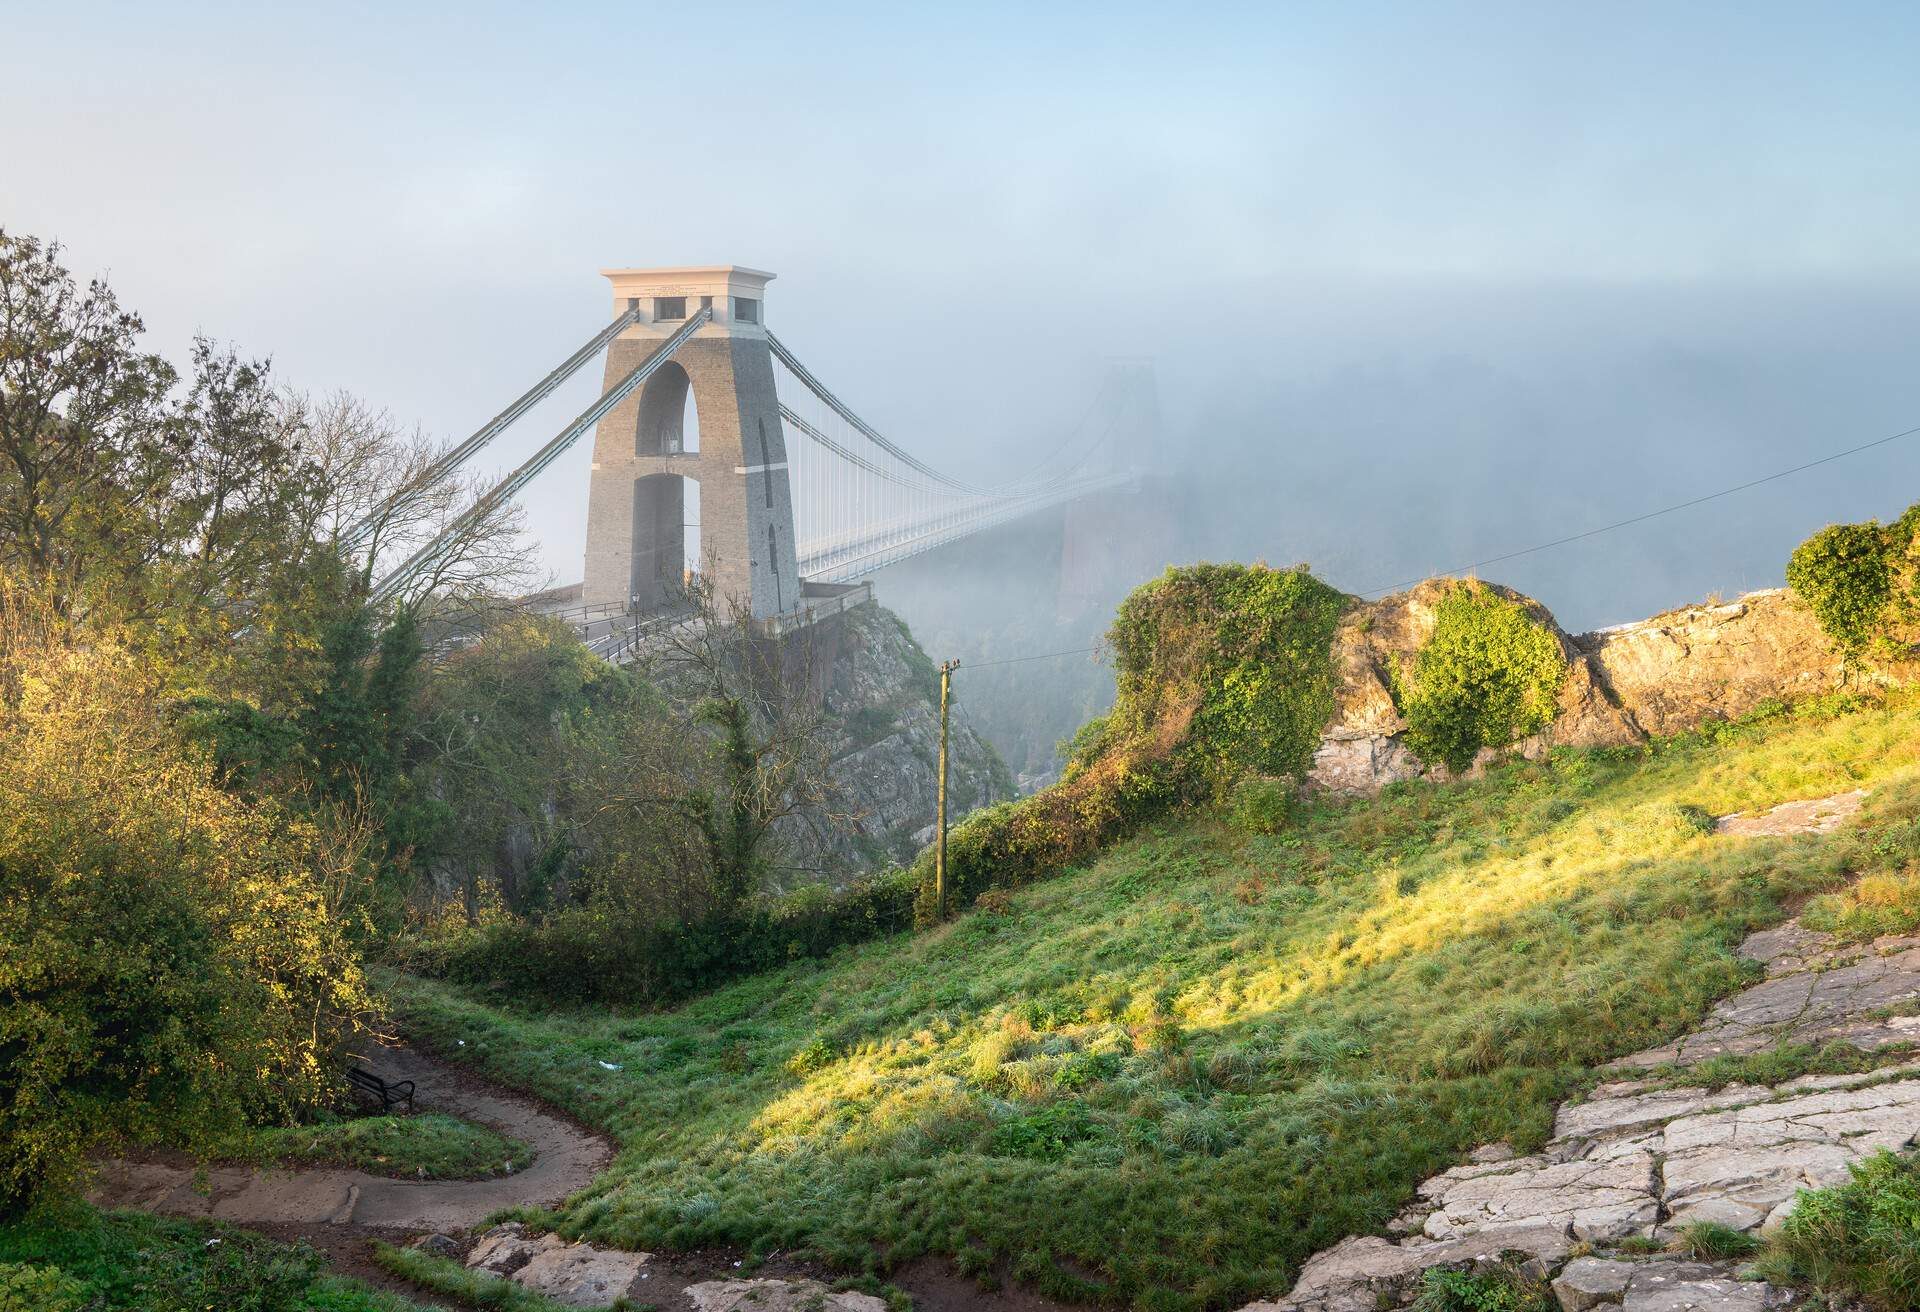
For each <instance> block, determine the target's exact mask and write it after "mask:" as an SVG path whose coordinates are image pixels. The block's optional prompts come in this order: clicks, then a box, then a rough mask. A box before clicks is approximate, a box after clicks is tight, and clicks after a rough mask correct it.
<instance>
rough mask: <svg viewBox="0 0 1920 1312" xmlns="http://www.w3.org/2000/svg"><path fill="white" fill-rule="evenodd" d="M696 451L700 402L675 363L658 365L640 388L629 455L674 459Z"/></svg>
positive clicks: (687, 379) (690, 382) (698, 447)
mask: <svg viewBox="0 0 1920 1312" xmlns="http://www.w3.org/2000/svg"><path fill="white" fill-rule="evenodd" d="M699 450H700V400H699V397H698V396H696V395H695V394H694V390H693V381H692V379H690V378H689V377H688V376H687V371H686V369H685V368H684V367H683V366H682V365H681V364H680V362H679V361H678V360H669V361H667V362H666V363H665V364H663V365H661V366H660V368H659V370H658V371H656V372H655V373H654V375H653V377H651V378H649V379H647V382H646V386H644V387H642V388H641V389H640V407H639V416H638V422H637V423H636V424H635V427H634V434H633V452H634V454H635V455H637V456H677V455H687V454H695V453H697V452H698V451H699Z"/></svg>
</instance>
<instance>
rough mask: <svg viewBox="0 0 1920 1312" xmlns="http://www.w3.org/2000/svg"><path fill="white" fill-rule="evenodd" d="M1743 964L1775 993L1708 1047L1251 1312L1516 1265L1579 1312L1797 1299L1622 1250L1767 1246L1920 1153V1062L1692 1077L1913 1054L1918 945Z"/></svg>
mask: <svg viewBox="0 0 1920 1312" xmlns="http://www.w3.org/2000/svg"><path fill="white" fill-rule="evenodd" d="M1863 797H1864V793H1863V792H1858V791H1856V792H1852V793H1843V794H1840V795H1838V796H1836V797H1831V798H1817V799H1812V800H1809V801H1804V802H1789V803H1786V804H1784V805H1782V806H1778V807H1775V808H1773V809H1772V810H1770V811H1765V812H1759V813H1756V814H1753V815H1750V816H1732V817H1722V818H1721V820H1720V822H1719V825H1718V832H1720V833H1721V834H1724V835H1729V836H1751V837H1786V836H1790V835H1793V834H1810V833H1826V832H1829V831H1830V830H1831V829H1833V828H1834V827H1835V826H1837V825H1838V824H1839V823H1841V822H1842V821H1843V820H1844V819H1846V818H1847V817H1849V816H1851V815H1853V814H1855V813H1857V812H1858V811H1859V809H1860V803H1861V800H1862V799H1863ZM1741 954H1742V955H1743V956H1744V957H1746V958H1747V959H1748V960H1750V961H1754V962H1757V963H1759V964H1760V965H1762V966H1763V967H1764V968H1765V970H1766V978H1765V979H1764V980H1762V981H1761V982H1760V983H1757V984H1755V985H1753V986H1752V987H1750V988H1748V989H1745V990H1743V991H1742V992H1740V993H1739V994H1736V995H1735V996H1733V997H1731V998H1728V999H1726V1000H1725V1001H1723V1002H1721V1003H1720V1004H1719V1005H1718V1006H1716V1007H1715V1008H1714V1009H1713V1012H1712V1014H1711V1015H1709V1016H1708V1017H1707V1019H1706V1022H1705V1023H1704V1024H1703V1025H1701V1026H1700V1027H1699V1028H1698V1029H1696V1030H1695V1031H1694V1032H1692V1033H1690V1034H1687V1035H1684V1036H1682V1037H1681V1038H1679V1039H1676V1040H1675V1041H1673V1042H1671V1043H1667V1044H1663V1045H1661V1046H1659V1047H1656V1048H1650V1049H1647V1050H1646V1051H1644V1052H1639V1053H1635V1054H1634V1055H1632V1056H1630V1057H1625V1058H1622V1059H1620V1060H1619V1061H1617V1062H1614V1063H1613V1064H1612V1066H1611V1070H1612V1071H1613V1072H1614V1073H1616V1074H1619V1075H1624V1076H1629V1077H1632V1078H1624V1079H1615V1080H1613V1081H1611V1082H1609V1083H1606V1084H1602V1085H1601V1086H1600V1087H1598V1088H1596V1089H1595V1090H1594V1091H1593V1093H1592V1095H1591V1096H1590V1097H1589V1098H1588V1099H1587V1100H1586V1101H1584V1102H1575V1103H1569V1104H1567V1105H1565V1106H1563V1107H1561V1108H1560V1111H1559V1114H1558V1116H1557V1117H1556V1118H1555V1123H1554V1134H1553V1137H1552V1138H1551V1140H1550V1141H1549V1142H1548V1143H1547V1145H1546V1146H1545V1147H1544V1148H1543V1149H1542V1150H1541V1151H1540V1152H1538V1153H1534V1154H1530V1155H1527V1156H1519V1155H1516V1154H1515V1153H1514V1152H1513V1151H1512V1150H1511V1149H1510V1148H1508V1147H1507V1146H1506V1145H1504V1144H1492V1145H1488V1146H1486V1147H1483V1148H1481V1149H1480V1150H1479V1151H1477V1152H1475V1153H1474V1154H1473V1157H1472V1159H1471V1160H1470V1161H1468V1162H1467V1163H1465V1164H1463V1165H1460V1166H1456V1167H1454V1168H1453V1169H1451V1170H1449V1171H1446V1172H1444V1173H1443V1174H1441V1175H1438V1176H1435V1177H1433V1178H1432V1179H1430V1180H1428V1181H1426V1182H1425V1183H1424V1184H1422V1185H1421V1186H1420V1188H1419V1191H1418V1196H1417V1199H1416V1201H1415V1202H1414V1204H1413V1205H1412V1206H1410V1207H1409V1208H1407V1209H1406V1211H1405V1212H1404V1213H1403V1214H1402V1215H1401V1216H1400V1217H1399V1218H1397V1219H1396V1220H1395V1221H1394V1222H1393V1224H1392V1225H1391V1226H1390V1227H1389V1230H1390V1235H1389V1236H1387V1237H1382V1236H1359V1237H1355V1238H1351V1239H1347V1240H1345V1241H1343V1242H1341V1243H1339V1244H1337V1245H1335V1246H1334V1247H1333V1248H1330V1249H1328V1250H1326V1251H1325V1252H1322V1253H1320V1254H1319V1255H1318V1256H1316V1257H1314V1258H1313V1259H1311V1260H1310V1261H1309V1262H1308V1263H1307V1264H1306V1266H1305V1267H1304V1268H1303V1269H1302V1271H1301V1273H1300V1277H1299V1280H1298V1281H1297V1282H1296V1284H1295V1285H1294V1288H1293V1289H1292V1291H1291V1292H1290V1293H1288V1294H1287V1295H1286V1296H1285V1297H1284V1298H1282V1299H1280V1300H1279V1301H1278V1302H1277V1303H1261V1304H1254V1305H1252V1306H1251V1307H1250V1308H1248V1309H1246V1310H1245V1312H1376V1309H1378V1308H1380V1307H1383V1306H1387V1307H1391V1306H1393V1305H1395V1304H1398V1303H1404V1302H1406V1301H1408V1300H1409V1299H1410V1298H1411V1297H1412V1295H1413V1294H1414V1292H1415V1291H1416V1289H1417V1287H1418V1286H1417V1279H1418V1277H1419V1276H1420V1274H1421V1272H1423V1271H1425V1270H1427V1269H1429V1268H1432V1267H1436V1266H1458V1265H1461V1264H1465V1263H1484V1262H1489V1261H1493V1260H1495V1259H1497V1258H1500V1257H1501V1256H1503V1255H1507V1254H1514V1253H1521V1254H1526V1255H1528V1257H1529V1258H1530V1259H1531V1262H1530V1265H1532V1266H1533V1268H1534V1269H1535V1270H1536V1271H1538V1272H1539V1273H1541V1274H1543V1275H1554V1276H1556V1279H1555V1281H1554V1285H1553V1289H1554V1293H1555V1294H1556V1295H1557V1296H1558V1299H1559V1301H1560V1304H1561V1307H1562V1308H1563V1309H1564V1310H1565V1312H1586V1310H1587V1309H1591V1308H1594V1307H1596V1306H1598V1305H1599V1304H1601V1303H1611V1302H1616V1301H1618V1302H1622V1303H1624V1305H1625V1307H1624V1312H1677V1310H1678V1309H1683V1308H1684V1309H1692V1310H1694V1312H1701V1310H1707V1312H1764V1310H1765V1309H1768V1308H1773V1307H1777V1306H1781V1305H1784V1304H1785V1303H1786V1302H1790V1301H1792V1300H1791V1298H1790V1296H1788V1295H1787V1294H1786V1292H1785V1291H1780V1290H1774V1289H1772V1288H1771V1287H1769V1286H1767V1285H1766V1284H1764V1283H1762V1282H1759V1281H1754V1280H1741V1279H1739V1278H1737V1264H1736V1263H1733V1262H1718V1263H1700V1262H1682V1261H1678V1260H1676V1259H1674V1258H1672V1257H1663V1258H1657V1259H1654V1260H1650V1261H1649V1260H1622V1258H1623V1257H1627V1256H1628V1253H1623V1252H1618V1251H1609V1250H1610V1249H1611V1248H1612V1246H1615V1245H1619V1244H1621V1243H1623V1242H1625V1243H1627V1244H1629V1245H1633V1244H1636V1243H1637V1244H1642V1245H1644V1244H1645V1243H1647V1242H1648V1241H1659V1240H1665V1239H1669V1238H1671V1237H1673V1236H1675V1235H1677V1234H1679V1233H1681V1232H1682V1231H1684V1230H1685V1229H1686V1227H1688V1226H1689V1225H1693V1224H1696V1223H1700V1222H1711V1223H1714V1224H1717V1225H1720V1226H1725V1227H1728V1228H1730V1229H1732V1230H1736V1231H1742V1232H1746V1233H1749V1234H1752V1233H1757V1232H1759V1231H1761V1230H1762V1229H1763V1228H1767V1227H1769V1226H1770V1225H1771V1224H1773V1223H1776V1222H1778V1221H1779V1220H1780V1219H1781V1218H1782V1217H1784V1216H1785V1215H1786V1214H1787V1213H1788V1212H1790V1211H1791V1210H1792V1208H1793V1206H1794V1202H1795V1194H1796V1192H1797V1191H1798V1190H1801V1189H1816V1188H1826V1187H1829V1186H1832V1185H1836V1184H1841V1183H1844V1182H1845V1181H1846V1179H1847V1176H1848V1171H1847V1168H1848V1165H1849V1164H1850V1163H1853V1162H1857V1161H1859V1160H1861V1159H1862V1158H1864V1157H1866V1156H1868V1155H1870V1154H1872V1153H1874V1152H1876V1151H1878V1150H1881V1149H1891V1150H1895V1151H1898V1150H1901V1149H1905V1148H1908V1147H1910V1146H1912V1145H1913V1144H1914V1142H1915V1140H1916V1138H1917V1137H1920V1063H1914V1062H1913V1061H1911V1060H1908V1059H1905V1058H1899V1059H1896V1060H1895V1062H1894V1063H1893V1064H1889V1065H1884V1066H1881V1067H1879V1068H1878V1069H1862V1070H1858V1071H1855V1072H1854V1073H1851V1074H1827V1075H1813V1074H1809V1075H1802V1076H1799V1077H1797V1078H1791V1079H1785V1080H1782V1081H1780V1082H1778V1083H1774V1084H1772V1085H1768V1084H1765V1083H1730V1084H1725V1085H1723V1086H1721V1087H1717V1088H1716V1087H1712V1086H1711V1084H1710V1083H1708V1084H1696V1083H1695V1081H1697V1080H1699V1078H1700V1077H1699V1074H1698V1073H1697V1072H1696V1070H1695V1069H1693V1068H1696V1067H1698V1066H1699V1065H1700V1063H1703V1062H1712V1061H1721V1062H1731V1061H1737V1060H1740V1059H1753V1058H1756V1057H1759V1056H1761V1055H1763V1054H1766V1053H1769V1052H1776V1051H1779V1050H1781V1049H1787V1048H1793V1049H1800V1050H1808V1049H1811V1048H1813V1047H1815V1046H1818V1045H1824V1044H1833V1043H1838V1044H1842V1045H1845V1046H1846V1047H1848V1048H1851V1049H1855V1050H1858V1051H1859V1052H1860V1053H1862V1054H1870V1053H1875V1052H1885V1051H1888V1050H1891V1051H1893V1052H1895V1053H1904V1052H1906V1051H1907V1050H1909V1049H1910V1048H1911V1045H1912V1044H1913V1043H1914V1042H1915V1040H1916V1039H1920V1016H1915V1015H1913V1014H1911V1012H1912V1009H1913V1007H1914V1006H1915V1004H1916V1003H1920V938H1915V937H1906V936H1900V935H1885V936H1882V937H1880V938H1878V939H1875V940H1873V941H1872V942H1869V943H1865V944H1847V943H1844V942H1839V941H1836V940H1835V939H1834V938H1833V936H1831V935H1827V934H1822V933H1817V932H1815V931H1813V930H1811V929H1808V928H1806V927H1804V926H1803V925H1802V924H1801V923H1800V922H1799V921H1798V920H1793V921H1789V922H1788V923H1787V924H1785V925H1782V926H1780V927H1778V928H1776V929H1770V930H1765V931H1762V932H1759V933H1756V934H1753V935H1751V936H1750V937H1749V938H1748V939H1747V941H1746V943H1745V945H1744V946H1743V947H1742V949H1741ZM1863 1064H1865V1063H1864V1062H1863ZM1729 1069H1733V1068H1729ZM1663 1074H1665V1076H1666V1078H1664V1079H1663V1078H1660V1077H1661V1076H1662V1075H1663ZM1593 1250H1598V1251H1597V1252H1594V1251H1593ZM1629 1251H1630V1250H1629ZM1589 1254H1590V1255H1589ZM1570 1259H1571V1260H1570Z"/></svg>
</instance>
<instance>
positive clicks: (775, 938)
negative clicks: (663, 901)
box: [409, 869, 918, 1005]
mask: <svg viewBox="0 0 1920 1312" xmlns="http://www.w3.org/2000/svg"><path fill="white" fill-rule="evenodd" d="M917 889H918V884H917V880H916V879H915V877H914V876H912V875H911V874H909V873H907V872H906V871H902V870H897V869H896V870H890V871H886V872H884V873H882V874H880V875H876V876H875V877H873V878H871V879H864V880H860V881H858V882H856V883H853V884H850V885H848V886H847V887H846V888H844V889H841V890H838V891H837V892H826V891H823V890H818V889H803V890H800V891H798V892H796V893H793V894H790V895H788V896H787V897H784V898H778V899H771V900H765V901H758V902H749V903H745V904H743V905H741V906H739V907H737V908H734V909H730V910H721V911H715V912H711V913H709V914H707V915H705V916H703V917H700V918H698V919H695V920H691V921H688V922H687V923H685V924H670V923H668V924H663V923H659V922H657V921H653V920H634V919H631V918H629V917H626V916H623V915H620V914H617V913H614V912H609V911H606V910H604V909H598V908H592V907H580V908H573V909H570V910H567V911H563V912H561V913H559V914H558V915H555V916H553V917H551V918H549V919H548V920H546V921H543V922H540V923H538V924H533V923H527V922H519V921H512V922H502V923H496V924H491V925H483V926H480V927H477V928H464V929H458V930H455V931H453V932H451V933H449V934H447V935H445V936H443V937H439V938H434V939H429V940H427V941H426V942H424V943H422V944H420V945H419V947H418V950H417V951H416V953H415V954H414V956H413V957H412V958H411V959H410V960H409V966H410V968H411V969H413V970H416V971H418V972H419V973H421V974H425V975H431V976H436V977H438V978H441V979H447V980H452V981H454V982H456V983H462V984H478V985H488V986H500V987H504V988H506V989H508V990H509V991H511V992H514V993H517V994H520V995H521V996H525V997H537V998H540V999H542V1000H545V1001H552V1002H556V1003H564V1002H620V1003H626V1004H629V1005H637V1004H647V1003H656V1002H667V1001H671V1000H673V999H675V998H682V997H687V996H690V995H691V994H694V993H699V992H702V991H704V990H706V989H710V988H713V987H714V986H716V985H718V984H722V983H725V982H726V981H728V980H731V979H737V978H739V977H740V976H743V975H751V974H756V973H758V972H760V971H763V970H774V969H777V968H779V967H781V966H784V965H787V964H789V963H790V962H793V961H799V960H804V959H809V958H817V957H824V956H826V955H827V954H828V953H830V952H832V951H833V950H834V949H835V948H838V947H841V946H844V945H846V944H849V943H863V942H866V941H867V940H869V939H874V938H879V937H881V936H883V935H886V934H894V933H899V932H900V931H902V930H905V929H909V928H911V927H912V925H913V905H914V896H915V894H916V892H917Z"/></svg>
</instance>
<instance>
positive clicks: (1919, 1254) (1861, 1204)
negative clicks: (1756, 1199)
mask: <svg viewBox="0 0 1920 1312" xmlns="http://www.w3.org/2000/svg"><path fill="white" fill-rule="evenodd" d="M1848 1169H1849V1171H1850V1172H1851V1173H1852V1177H1853V1178H1852V1179H1851V1180H1849V1181H1848V1182H1847V1183H1846V1184H1843V1185H1838V1186H1836V1187H1834V1188H1831V1189H1818V1190H1802V1191H1801V1192H1800V1194H1799V1196H1798V1198H1797V1199H1796V1201H1795V1203H1794V1208H1793V1212H1792V1214H1791V1215H1789V1216H1788V1217H1787V1219H1786V1221H1785V1222H1784V1223H1782V1225H1781V1227H1780V1230H1779V1232H1778V1233H1777V1234H1776V1235H1775V1236H1774V1239H1773V1243H1772V1246H1771V1249H1770V1251H1769V1252H1768V1254H1767V1256H1766V1258H1765V1259H1764V1260H1763V1262H1762V1264H1761V1268H1762V1271H1763V1273H1764V1274H1766V1275H1767V1276H1768V1278H1769V1279H1784V1280H1790V1281H1793V1282H1797V1283H1806V1284H1810V1285H1812V1286H1813V1287H1814V1288H1816V1289H1818V1290H1821V1291H1822V1292H1824V1293H1826V1294H1828V1295H1830V1296H1838V1297H1840V1298H1858V1299H1862V1300H1864V1301H1865V1302H1866V1303H1867V1304H1868V1305H1870V1306H1872V1307H1875V1308H1879V1309H1882V1312H1909V1310H1910V1309H1913V1308H1920V1162H1915V1161H1914V1160H1913V1159H1911V1158H1901V1157H1896V1156H1895V1155H1894V1154H1892V1153H1890V1152H1885V1151H1882V1152H1880V1153H1877V1154H1875V1155H1874V1156H1872V1157H1869V1158H1867V1159H1866V1160H1865V1161H1863V1162H1856V1163H1854V1164H1853V1165H1852V1166H1850V1167H1849V1168H1848Z"/></svg>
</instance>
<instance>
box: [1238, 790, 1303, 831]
mask: <svg viewBox="0 0 1920 1312" xmlns="http://www.w3.org/2000/svg"><path fill="white" fill-rule="evenodd" d="M1296 792H1297V790H1296V787H1295V785H1294V783H1293V781H1292V780H1290V779H1268V778H1264V777H1263V778H1258V779H1243V780H1241V781H1240V782H1239V783H1238V784H1236V785H1235V786H1234V789H1233V797H1232V799H1231V800H1230V801H1229V803H1228V806H1227V819H1228V820H1229V821H1230V822H1232V824H1233V825H1234V827H1235V828H1238V829H1244V830H1246V831H1247V832H1248V833H1250V834H1278V833H1281V832H1283V831H1284V830H1285V829H1287V827H1288V826H1289V825H1291V824H1292V823H1293V815H1294V811H1295V810H1296V808H1297V807H1298V805H1299V800H1298V797H1297V796H1296Z"/></svg>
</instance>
